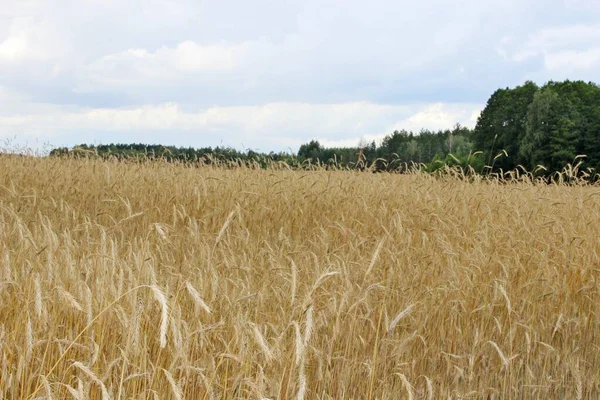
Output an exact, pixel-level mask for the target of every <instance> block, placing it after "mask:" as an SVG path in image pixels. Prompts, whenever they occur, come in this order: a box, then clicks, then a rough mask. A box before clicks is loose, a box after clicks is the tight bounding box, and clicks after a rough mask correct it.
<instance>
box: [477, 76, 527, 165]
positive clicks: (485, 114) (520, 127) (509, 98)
mask: <svg viewBox="0 0 600 400" xmlns="http://www.w3.org/2000/svg"><path fill="white" fill-rule="evenodd" d="M538 90H539V88H538V86H537V85H536V84H535V83H533V82H531V81H528V82H525V84H524V85H522V86H517V87H516V88H514V89H509V88H506V89H498V90H496V91H495V92H494V93H493V94H492V96H491V97H490V99H489V100H488V102H487V105H486V106H485V108H484V109H483V111H482V112H481V115H480V116H479V118H478V120H477V125H476V126H475V131H474V133H473V141H474V143H473V149H474V150H475V151H483V153H484V155H485V157H486V159H487V160H489V162H491V160H492V158H493V157H494V156H495V155H496V154H498V153H500V152H501V151H502V150H504V151H506V152H507V154H508V157H504V158H500V159H499V160H497V161H496V162H495V164H494V165H495V166H496V167H497V168H502V169H503V170H509V169H514V168H515V167H516V166H517V165H518V164H519V163H520V161H521V160H520V158H519V154H520V152H519V143H520V141H521V138H522V137H523V136H524V135H525V124H526V121H527V109H528V106H529V104H531V102H532V101H533V96H534V95H535V93H536V92H537V91H538Z"/></svg>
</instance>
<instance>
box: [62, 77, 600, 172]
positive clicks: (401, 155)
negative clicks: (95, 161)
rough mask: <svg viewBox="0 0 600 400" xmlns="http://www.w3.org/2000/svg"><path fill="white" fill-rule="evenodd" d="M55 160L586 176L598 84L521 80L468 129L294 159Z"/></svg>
mask: <svg viewBox="0 0 600 400" xmlns="http://www.w3.org/2000/svg"><path fill="white" fill-rule="evenodd" d="M50 154H51V155H52V156H57V155H66V154H69V155H75V156H83V155H94V156H98V157H103V158H117V159H128V160H129V159H135V160H144V159H152V158H161V159H165V160H167V161H178V162H203V163H211V162H216V161H218V162H224V161H225V162H230V163H231V162H233V163H235V162H237V163H243V162H256V163H259V164H260V165H266V164H267V163H269V162H283V163H286V164H288V165H290V166H292V167H299V166H303V165H307V164H308V165H312V164H319V165H324V166H325V167H327V166H331V165H335V166H337V167H346V168H368V167H372V168H373V169H375V170H382V169H387V170H401V169H403V168H407V166H410V165H413V164H418V165H419V166H421V167H422V168H423V169H425V170H429V171H433V170H436V169H439V168H442V167H444V166H446V165H449V166H456V165H458V166H462V167H467V166H468V167H471V168H472V169H473V170H474V171H477V172H486V171H490V172H491V171H510V170H514V169H517V168H521V169H523V170H527V171H534V170H536V171H538V172H539V173H541V174H550V173H552V172H556V171H560V170H562V169H563V168H564V167H565V166H566V165H567V164H569V163H573V161H574V160H575V158H576V157H578V156H585V157H581V158H579V159H580V160H582V162H583V166H584V167H585V168H587V169H589V170H590V171H600V86H598V85H597V84H595V83H592V82H583V81H569V80H566V81H563V82H554V81H550V82H547V83H546V84H545V85H543V86H541V87H540V86H538V85H536V84H535V83H534V82H531V81H527V82H525V83H524V84H523V85H520V86H517V87H514V88H505V89H498V90H496V91H495V92H494V93H493V94H492V95H491V97H490V98H489V100H488V101H487V104H486V106H485V108H484V109H483V111H482V112H481V114H480V116H479V118H478V120H477V124H476V126H475V127H474V128H473V129H471V128H468V127H464V126H461V125H459V124H457V125H455V126H454V127H453V128H451V129H445V130H437V131H431V130H426V129H423V130H421V131H420V132H412V131H407V130H397V131H394V132H393V133H391V134H389V135H387V136H385V137H384V138H383V140H382V141H381V143H380V144H377V143H376V142H370V143H361V144H359V145H357V146H356V147H337V148H333V147H325V146H323V145H321V144H320V143H319V141H318V140H311V141H309V142H308V143H305V144H302V145H301V146H300V148H299V149H298V152H297V153H296V154H293V153H285V152H279V153H275V152H271V153H261V152H256V151H253V150H246V151H239V150H236V149H233V148H230V147H216V148H211V147H205V148H199V149H195V148H191V147H187V148H185V147H175V146H161V145H145V144H109V145H97V146H93V145H80V146H75V147H73V148H71V149H69V148H64V147H63V148H57V149H54V150H52V152H51V153H50Z"/></svg>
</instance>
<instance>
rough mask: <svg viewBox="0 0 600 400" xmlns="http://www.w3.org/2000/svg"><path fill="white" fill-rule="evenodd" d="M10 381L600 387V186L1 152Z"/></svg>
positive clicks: (392, 388) (286, 389)
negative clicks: (200, 165) (141, 162)
mask: <svg viewBox="0 0 600 400" xmlns="http://www.w3.org/2000/svg"><path fill="white" fill-rule="evenodd" d="M0 185H1V186H0V356H1V357H0V398H3V399H34V398H46V399H69V398H74V399H125V398H127V399H130V398H133V399H233V398H248V399H262V398H271V399H276V398H280V399H286V398H297V399H313V398H318V399H398V398H408V399H419V398H426V399H438V398H454V399H458V398H519V399H537V398H548V397H550V398H573V399H582V398H597V397H598V396H600V369H599V368H598V366H599V365H600V348H599V347H598V346H599V345H600V327H599V326H598V324H599V321H600V319H599V317H598V313H599V312H600V297H599V293H598V283H597V281H598V279H599V278H600V188H598V187H578V186H559V185H532V184H525V183H512V184H499V183H497V182H482V181H475V182H471V183H469V182H464V181H461V180H458V179H454V178H444V179H436V178H433V177H431V176H429V175H425V174H419V173H415V174H410V175H397V174H371V173H361V172H348V171H345V172H342V171H310V172H308V171H288V170H284V169H281V170H276V169H273V170H255V169H250V168H239V169H219V168H214V167H206V168H190V167H184V166H177V165H172V164H165V163H159V162H154V163H149V164H146V165H135V164H119V163H116V162H101V161H83V160H79V161H78V160H57V159H47V158H27V157H20V158H14V157H6V156H4V157H0Z"/></svg>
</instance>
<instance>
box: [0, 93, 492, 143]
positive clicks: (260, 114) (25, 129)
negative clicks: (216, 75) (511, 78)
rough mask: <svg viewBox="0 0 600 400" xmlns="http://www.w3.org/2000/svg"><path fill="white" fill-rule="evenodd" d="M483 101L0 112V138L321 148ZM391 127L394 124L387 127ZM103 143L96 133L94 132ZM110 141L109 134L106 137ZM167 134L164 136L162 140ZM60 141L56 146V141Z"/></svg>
mask: <svg viewBox="0 0 600 400" xmlns="http://www.w3.org/2000/svg"><path fill="white" fill-rule="evenodd" d="M480 109H481V106H478V105H471V104H463V105H444V104H433V105H413V106H391V105H378V104H372V103H364V102H361V103H344V104H303V103H272V104H265V105H261V106H244V107H212V108H208V109H203V110H199V111H198V112H186V111H184V110H182V109H181V108H180V107H179V106H177V105H176V104H162V105H147V106H142V107H136V108H131V109H87V110H86V109H82V110H77V111H70V112H65V111H62V110H60V109H56V110H54V111H53V112H52V111H49V110H46V112H43V113H38V114H25V113H21V114H14V115H10V116H0V136H5V137H8V136H12V135H14V134H17V135H23V136H24V137H30V138H39V139H40V140H48V141H50V142H55V143H56V144H60V143H63V142H64V141H65V140H66V141H70V142H76V141H77V139H76V138H77V136H79V135H81V134H84V133H86V132H90V131H95V132H104V134H105V135H106V134H109V135H110V134H111V132H112V133H113V136H111V137H114V133H119V132H120V133H123V132H130V133H134V134H135V133H136V132H138V133H148V132H157V133H162V134H165V133H168V135H169V136H168V140H171V141H175V142H177V143H185V142H186V141H187V142H201V141H202V140H206V139H209V140H211V141H213V142H214V141H219V140H224V141H225V143H226V144H228V145H232V146H234V147H239V146H240V144H242V143H243V144H244V145H245V146H249V147H253V148H255V147H258V148H262V149H269V150H270V149H279V150H283V149H285V148H287V147H288V146H293V147H297V145H299V144H300V143H302V142H303V141H306V140H309V139H312V138H317V139H319V140H321V141H322V143H323V144H324V145H326V146H340V145H352V146H355V145H357V143H358V141H359V140H360V139H361V138H362V139H364V140H366V141H368V142H370V141H372V140H376V141H379V140H380V139H382V138H383V136H385V135H386V134H389V133H391V132H392V131H393V130H394V129H396V128H397V129H402V128H405V129H416V130H417V131H418V130H420V129H421V128H429V129H442V128H446V127H451V126H452V125H454V124H455V123H457V122H460V123H461V124H463V125H467V126H472V125H473V121H472V118H471V116H472V115H473V113H476V112H478V111H479V110H480ZM391 127H394V129H391ZM97 139H98V140H102V136H98V137H97ZM108 140H111V139H108ZM168 140H167V137H165V141H168ZM57 142H60V143H57Z"/></svg>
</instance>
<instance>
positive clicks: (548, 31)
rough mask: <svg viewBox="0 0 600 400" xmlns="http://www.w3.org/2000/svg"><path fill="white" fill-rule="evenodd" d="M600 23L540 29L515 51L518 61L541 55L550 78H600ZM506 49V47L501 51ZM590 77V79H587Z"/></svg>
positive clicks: (514, 55)
mask: <svg viewBox="0 0 600 400" xmlns="http://www.w3.org/2000/svg"><path fill="white" fill-rule="evenodd" d="M598 43H600V25H599V24H575V25H568V26H562V27H554V28H545V29H541V30H539V31H537V32H535V33H533V34H531V35H529V37H528V38H527V40H526V41H525V42H524V43H523V44H522V45H520V46H518V47H517V49H516V50H515V51H514V53H513V54H512V60H513V61H515V62H518V63H521V62H526V61H529V60H531V59H536V58H540V59H541V60H542V65H543V67H544V69H545V71H544V73H542V74H540V75H541V76H544V77H548V79H555V80H559V79H569V78H570V79H584V80H594V79H598V78H600V72H598V71H600V69H599V68H600V46H598ZM502 51H504V52H505V50H502ZM586 77H587V79H586Z"/></svg>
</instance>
